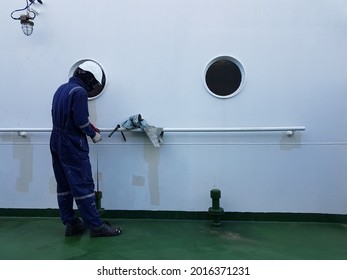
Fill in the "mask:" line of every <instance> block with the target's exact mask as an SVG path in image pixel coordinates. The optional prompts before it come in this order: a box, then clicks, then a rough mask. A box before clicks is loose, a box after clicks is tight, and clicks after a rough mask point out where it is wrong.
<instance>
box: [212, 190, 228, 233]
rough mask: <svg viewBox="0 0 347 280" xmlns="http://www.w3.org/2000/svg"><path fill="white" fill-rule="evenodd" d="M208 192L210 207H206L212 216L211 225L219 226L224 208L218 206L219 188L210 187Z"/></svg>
mask: <svg viewBox="0 0 347 280" xmlns="http://www.w3.org/2000/svg"><path fill="white" fill-rule="evenodd" d="M210 194H211V198H212V207H210V208H209V209H208V212H209V214H210V215H211V216H212V226H213V227H220V226H221V225H222V223H221V216H222V214H223V213H224V209H223V208H222V207H220V202H219V200H220V198H221V191H220V190H219V189H212V190H211V193H210Z"/></svg>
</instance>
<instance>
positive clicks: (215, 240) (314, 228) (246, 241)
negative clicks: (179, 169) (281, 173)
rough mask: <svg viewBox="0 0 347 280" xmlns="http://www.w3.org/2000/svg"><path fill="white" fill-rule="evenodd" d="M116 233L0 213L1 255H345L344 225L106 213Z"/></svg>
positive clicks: (213, 257) (182, 257) (127, 257)
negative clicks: (94, 233) (73, 229)
mask: <svg viewBox="0 0 347 280" xmlns="http://www.w3.org/2000/svg"><path fill="white" fill-rule="evenodd" d="M108 221H109V222H111V223H112V224H114V225H118V226H121V227H122V228H123V234H122V235H120V236H116V237H106V238H90V237H89V232H88V231H86V232H85V233H84V234H83V235H81V236H74V237H65V236H64V229H65V228H64V226H63V225H62V224H61V222H60V219H59V218H57V217H46V218H32V217H29V218H28V217H0V248H1V250H0V259H1V260H70V259H73V260H347V225H346V224H341V223H303V222H251V221H247V222H242V221H227V222H223V224H222V227H221V228H219V229H216V228H213V227H211V221H204V220H202V221H201V220H161V219H109V220H108Z"/></svg>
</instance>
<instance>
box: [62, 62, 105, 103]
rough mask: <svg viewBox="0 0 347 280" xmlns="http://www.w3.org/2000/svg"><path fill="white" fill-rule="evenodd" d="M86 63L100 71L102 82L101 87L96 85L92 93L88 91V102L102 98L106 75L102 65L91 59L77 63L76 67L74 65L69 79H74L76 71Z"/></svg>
mask: <svg viewBox="0 0 347 280" xmlns="http://www.w3.org/2000/svg"><path fill="white" fill-rule="evenodd" d="M85 62H90V65H92V67H95V69H96V70H98V72H99V73H101V77H100V78H99V79H100V80H101V83H100V84H99V85H96V86H95V87H94V88H93V89H92V90H91V91H88V100H92V99H95V98H97V97H98V96H100V94H101V93H102V92H103V90H104V88H105V85H106V75H105V72H104V69H103V68H102V67H101V65H100V64H99V63H97V62H96V61H94V60H91V59H82V60H80V61H78V62H76V63H75V64H74V65H72V67H71V69H70V71H69V77H72V76H73V74H74V73H75V70H76V69H77V68H78V67H79V66H80V65H82V64H83V63H85ZM93 64H94V65H93Z"/></svg>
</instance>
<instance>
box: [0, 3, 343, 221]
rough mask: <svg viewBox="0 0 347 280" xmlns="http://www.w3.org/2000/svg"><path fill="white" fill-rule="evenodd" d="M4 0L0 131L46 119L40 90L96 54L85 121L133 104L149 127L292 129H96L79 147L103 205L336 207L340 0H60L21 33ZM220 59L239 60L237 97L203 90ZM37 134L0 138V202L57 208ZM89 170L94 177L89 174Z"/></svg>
mask: <svg viewBox="0 0 347 280" xmlns="http://www.w3.org/2000/svg"><path fill="white" fill-rule="evenodd" d="M24 6H25V1H24V0H13V1H6V2H4V3H2V8H1V10H0V26H1V27H0V28H1V31H2V32H1V34H2V39H1V41H2V43H1V45H0V50H1V51H0V53H1V59H2V63H1V66H0V74H1V77H2V89H1V102H0V108H1V110H0V128H8V127H50V126H51V118H50V109H51V108H50V107H51V99H52V96H53V94H54V91H55V89H56V88H57V87H58V86H59V85H60V84H61V83H64V82H65V81H66V80H67V78H68V72H69V69H70V67H71V66H72V65H73V64H74V63H75V62H77V61H78V60H80V59H85V58H90V59H94V60H96V61H98V62H99V63H100V64H101V65H102V66H103V67H104V70H105V73H106V76H107V87H106V89H105V91H104V92H103V94H102V95H101V96H100V97H99V98H97V99H95V100H93V101H90V102H89V105H90V115H91V120H92V121H93V122H94V123H95V124H96V125H97V126H99V127H114V126H115V125H116V124H117V123H119V122H121V121H122V120H124V119H126V118H127V117H128V116H131V115H133V114H137V113H141V114H142V115H143V117H144V118H145V119H146V120H147V121H148V122H149V123H150V124H152V125H155V126H161V127H166V128H170V127H242V126H246V127H247V126H290V125H304V126H306V131H305V132H301V133H296V134H295V136H294V137H291V138H289V137H287V136H285V135H284V134H282V133H280V132H275V133H244V134H241V133H236V134H221V133H219V134H179V133H176V134H174V133H166V135H165V136H164V145H162V146H161V147H160V148H158V149H156V148H154V147H153V146H152V145H151V143H150V142H149V141H148V140H147V139H146V137H145V136H144V135H142V134H133V133H128V134H126V135H127V142H123V140H122V138H121V136H120V135H119V134H114V135H113V137H112V138H108V137H107V135H108V134H107V133H105V134H104V135H103V136H104V139H103V141H102V142H101V143H99V144H97V145H94V144H93V143H91V145H90V147H91V155H90V156H91V160H92V164H93V172H94V175H96V158H97V157H96V155H97V154H98V165H99V174H100V182H99V183H100V189H101V190H102V191H103V195H104V197H103V201H102V203H103V207H104V208H106V209H121V210H182V211H205V210H207V209H208V207H210V206H211V199H210V197H209V195H210V193H209V192H210V189H212V188H219V189H221V191H222V199H221V206H222V207H223V208H224V209H225V211H240V212H249V211H250V212H302V213H336V214H346V213H347V172H346V171H345V170H346V167H347V130H346V121H347V94H346V89H347V71H346V65H347V51H346V50H347V37H346V34H347V1H346V0H329V1H314V0H306V1H301V0H293V1H284V0H263V1H256V0H253V1H250V0H248V1H244V0H243V1H241V0H233V1H230V0H224V1H223V0H214V1H203V2H202V1H198V0H188V1H179V0H175V1H174V0H167V1H161V0H147V1H145V0H136V1H135V0H117V1H115V0H100V1H97V2H95V1H94V2H93V1H82V0H74V1H71V0H61V1H48V0H46V1H44V5H39V4H35V8H36V10H37V11H39V15H38V16H37V17H36V19H35V26H34V33H33V35H32V36H30V37H26V36H24V35H23V34H22V32H21V30H20V24H19V22H17V21H14V20H13V19H11V17H10V13H11V12H12V11H13V10H15V9H18V8H22V7H24ZM219 55H229V56H232V57H235V58H236V59H238V60H239V61H240V62H241V63H242V64H243V66H244V68H245V70H246V84H245V87H244V89H243V90H242V92H241V93H240V94H238V95H237V96H235V97H234V98H230V99H223V100H222V99H217V98H215V97H213V96H211V95H210V94H209V93H208V92H207V91H206V89H205V86H204V77H203V73H204V70H205V67H206V65H207V64H208V63H209V62H210V61H211V60H212V59H214V58H215V57H217V56H219ZM48 140H49V135H48V134H47V133H46V134H45V133H42V134H35V133H31V134H29V135H28V136H27V137H26V138H22V137H19V136H18V135H17V134H16V133H1V134H0V155H1V157H0V158H1V160H0V178H1V189H2V195H1V196H0V208H56V207H57V203H56V197H55V180H54V176H53V171H52V167H51V159H50V154H49V145H48ZM95 177H96V176H95Z"/></svg>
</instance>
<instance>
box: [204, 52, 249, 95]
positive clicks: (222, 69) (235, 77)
mask: <svg viewBox="0 0 347 280" xmlns="http://www.w3.org/2000/svg"><path fill="white" fill-rule="evenodd" d="M204 78H205V85H206V88H207V90H208V92H209V93H210V94H212V95H213V96H215V97H218V98H230V97H233V96H235V95H236V94H238V93H239V92H240V91H241V90H242V88H243V86H244V83H245V70H244V68H243V66H242V64H241V63H240V62H239V61H238V60H236V59H235V58H233V57H230V56H220V57H217V58H215V59H213V60H212V61H211V62H210V63H209V64H208V65H207V67H206V69H205V73H204Z"/></svg>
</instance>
